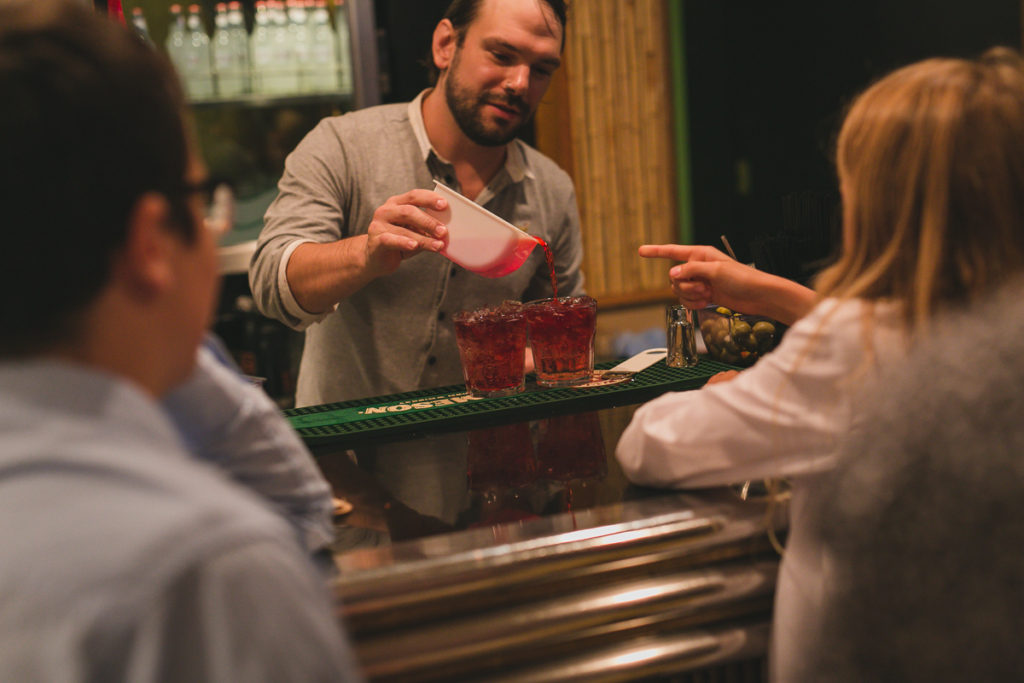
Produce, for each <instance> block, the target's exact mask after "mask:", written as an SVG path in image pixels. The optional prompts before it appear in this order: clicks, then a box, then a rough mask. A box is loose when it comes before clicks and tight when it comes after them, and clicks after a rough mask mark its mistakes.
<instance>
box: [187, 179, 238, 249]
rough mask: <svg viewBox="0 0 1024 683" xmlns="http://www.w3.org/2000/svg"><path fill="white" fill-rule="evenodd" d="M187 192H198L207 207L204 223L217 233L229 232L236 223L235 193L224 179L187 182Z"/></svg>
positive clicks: (208, 228) (207, 227)
mask: <svg viewBox="0 0 1024 683" xmlns="http://www.w3.org/2000/svg"><path fill="white" fill-rule="evenodd" d="M182 187H183V189H184V190H185V192H188V193H190V194H198V195H200V197H201V198H202V200H203V206H205V207H206V215H205V217H204V218H203V225H204V226H205V227H206V229H207V230H209V231H210V232H213V233H214V234H216V235H218V236H219V235H223V234H224V233H226V232H229V231H230V230H231V228H232V227H234V224H235V193H234V191H233V190H232V189H231V185H229V184H228V183H226V182H224V181H223V180H219V179H215V178H208V179H206V180H204V181H202V182H199V183H185V184H184V185H183V186H182Z"/></svg>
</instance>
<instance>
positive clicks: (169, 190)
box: [0, 0, 197, 354]
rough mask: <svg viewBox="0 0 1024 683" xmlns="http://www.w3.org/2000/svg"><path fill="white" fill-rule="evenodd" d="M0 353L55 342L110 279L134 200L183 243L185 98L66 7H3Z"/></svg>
mask: <svg viewBox="0 0 1024 683" xmlns="http://www.w3.org/2000/svg"><path fill="white" fill-rule="evenodd" d="M0 93H3V96H2V97H0V160H2V162H0V207H3V209H2V211H0V231H2V235H0V241H2V243H3V245H4V254H5V258H4V262H3V264H2V265H0V310H2V311H3V315H4V319H5V322H4V323H3V325H2V326H0V330H2V331H0V353H3V354H16V353H26V352H34V351H39V350H42V349H44V348H46V347H48V346H50V345H52V344H53V343H55V342H58V341H60V340H61V339H64V338H65V337H66V336H67V335H68V334H70V333H71V332H72V331H73V329H74V323H75V318H76V315H77V314H78V313H80V312H81V311H82V310H83V309H84V307H85V306H86V305H88V304H89V303H90V302H92V301H93V300H94V298H95V297H96V296H97V294H98V293H99V291H100V290H101V288H102V287H103V286H104V285H105V283H106V282H107V281H108V279H109V275H110V266H111V262H112V257H113V255H114V254H115V253H116V251H117V249H118V248H120V247H121V246H122V245H123V244H124V242H125V236H126V228H127V224H128V219H129V216H130V213H131V211H132V209H133V207H134V205H135V203H136V201H137V200H138V199H139V197H140V196H141V195H143V194H144V193H146V192H148V191H156V192H160V193H163V194H164V195H165V196H166V197H167V198H168V200H169V202H170V203H171V207H172V219H173V220H172V221H171V223H172V225H171V226H170V228H171V229H173V230H175V231H176V232H179V233H180V235H181V237H182V238H183V239H184V240H185V241H186V242H187V243H191V242H192V240H193V239H194V238H195V235H196V233H195V231H196V229H197V226H196V225H194V220H193V219H192V218H191V214H190V213H189V211H188V207H187V204H186V201H185V197H186V191H185V189H184V179H185V173H186V170H187V164H188V147H187V144H186V135H187V134H186V130H185V125H184V122H183V111H184V98H183V95H182V91H181V86H180V84H179V82H178V80H177V77H176V76H175V74H174V71H173V68H172V67H171V66H170V64H169V62H168V61H167V59H166V58H165V57H163V56H162V55H161V54H159V53H157V52H156V51H155V50H153V49H152V48H151V47H149V46H147V45H146V44H144V43H143V42H141V41H140V40H138V38H136V37H135V36H134V35H133V34H132V33H130V32H129V31H128V30H127V29H126V28H125V27H123V26H120V25H118V24H116V23H114V22H113V21H111V20H109V19H107V18H105V17H103V16H102V15H100V14H97V13H96V12H95V11H93V10H91V9H89V8H88V7H86V6H83V4H82V3H81V2H73V1H71V0H7V1H5V2H0Z"/></svg>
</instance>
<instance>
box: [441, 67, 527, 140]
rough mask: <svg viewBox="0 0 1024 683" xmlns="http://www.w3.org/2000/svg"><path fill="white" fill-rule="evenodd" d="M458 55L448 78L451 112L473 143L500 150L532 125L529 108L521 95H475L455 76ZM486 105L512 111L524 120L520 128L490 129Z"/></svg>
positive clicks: (447, 90)
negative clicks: (530, 123) (487, 123)
mask: <svg viewBox="0 0 1024 683" xmlns="http://www.w3.org/2000/svg"><path fill="white" fill-rule="evenodd" d="M458 63H459V62H458V53H456V57H455V59H454V60H453V61H452V64H451V66H450V67H449V69H448V75H447V77H446V78H445V86H444V96H445V100H446V101H447V102H448V109H450V110H451V112H452V116H454V117H455V122H456V123H457V124H459V128H461V129H462V132H463V133H464V134H465V135H466V137H468V138H469V139H470V140H472V141H473V142H475V143H476V144H478V145H482V146H484V147H499V146H501V145H504V144H507V143H508V142H510V141H511V140H512V139H513V138H515V137H516V136H517V135H518V134H519V131H521V130H523V128H525V127H526V125H527V124H528V123H529V122H530V115H531V114H532V112H530V109H529V107H528V106H527V105H526V101H525V100H524V99H523V98H522V97H519V96H518V95H494V94H488V93H483V94H481V95H475V94H473V93H471V92H470V91H469V89H468V88H464V87H462V86H461V85H460V83H459V82H458V79H457V78H456V76H455V71H456V67H457V66H458ZM487 104H497V105H500V106H502V107H506V108H509V109H513V110H515V111H517V112H519V114H520V116H522V117H523V119H522V121H521V122H520V123H519V125H518V126H515V127H512V128H501V127H499V126H492V127H488V126H486V125H485V124H484V116H483V113H482V112H481V110H482V109H483V108H484V106H485V105H487Z"/></svg>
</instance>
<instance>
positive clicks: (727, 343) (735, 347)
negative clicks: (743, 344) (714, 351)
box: [722, 334, 742, 355]
mask: <svg viewBox="0 0 1024 683" xmlns="http://www.w3.org/2000/svg"><path fill="white" fill-rule="evenodd" d="M722 346H724V347H725V350H726V351H728V352H729V353H735V354H736V355H739V353H740V351H741V350H742V349H740V346H739V344H737V343H736V340H735V339H733V338H732V335H731V334H727V335H725V338H724V339H722Z"/></svg>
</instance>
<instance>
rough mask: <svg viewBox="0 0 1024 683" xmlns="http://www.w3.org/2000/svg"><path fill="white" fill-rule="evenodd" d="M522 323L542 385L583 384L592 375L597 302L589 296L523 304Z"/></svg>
mask: <svg viewBox="0 0 1024 683" xmlns="http://www.w3.org/2000/svg"><path fill="white" fill-rule="evenodd" d="M524 311H525V312H526V324H527V327H528V328H529V331H530V346H531V348H532V349H533V362H534V366H535V370H536V372H537V384H539V385H540V386H543V387H569V386H574V385H576V384H584V383H586V382H587V381H589V380H590V378H591V376H592V375H593V374H594V331H595V329H596V326H597V302H596V301H595V300H594V299H592V298H591V297H589V296H567V297H560V298H557V299H539V300H537V301H531V302H529V303H527V304H525V308H524Z"/></svg>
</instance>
